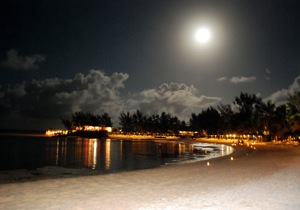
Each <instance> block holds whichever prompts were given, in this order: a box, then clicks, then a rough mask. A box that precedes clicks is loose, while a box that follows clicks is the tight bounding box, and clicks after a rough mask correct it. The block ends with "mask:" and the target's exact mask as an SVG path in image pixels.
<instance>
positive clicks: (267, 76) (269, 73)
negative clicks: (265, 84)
mask: <svg viewBox="0 0 300 210" xmlns="http://www.w3.org/2000/svg"><path fill="white" fill-rule="evenodd" d="M266 73H267V75H266V76H265V79H266V80H271V77H270V75H271V70H270V69H268V68H267V69H266Z"/></svg>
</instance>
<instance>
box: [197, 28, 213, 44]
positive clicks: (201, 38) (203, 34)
mask: <svg viewBox="0 0 300 210" xmlns="http://www.w3.org/2000/svg"><path fill="white" fill-rule="evenodd" d="M210 38H211V33H210V31H209V29H207V28H199V29H198V30H197V31H196V32H195V39H196V41H197V42H198V43H207V42H208V41H209V40H210Z"/></svg>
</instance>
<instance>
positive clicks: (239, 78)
mask: <svg viewBox="0 0 300 210" xmlns="http://www.w3.org/2000/svg"><path fill="white" fill-rule="evenodd" d="M255 80H256V77H254V76H251V77H244V76H237V77H232V78H231V79H230V82H231V83H234V84H238V83H245V82H253V81H255Z"/></svg>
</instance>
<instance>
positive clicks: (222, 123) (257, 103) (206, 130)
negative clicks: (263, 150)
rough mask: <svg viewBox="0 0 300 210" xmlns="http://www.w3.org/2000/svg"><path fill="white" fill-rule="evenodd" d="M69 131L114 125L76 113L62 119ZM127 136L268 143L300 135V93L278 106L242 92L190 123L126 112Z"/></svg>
mask: <svg viewBox="0 0 300 210" xmlns="http://www.w3.org/2000/svg"><path fill="white" fill-rule="evenodd" d="M61 120H62V123H63V124H64V125H65V127H66V128H67V129H72V127H74V126H84V125H94V126H99V125H101V126H110V127H111V126H112V122H111V119H110V117H109V115H108V114H107V113H104V114H102V115H94V114H92V113H89V112H88V113H83V112H76V113H74V114H72V115H71V116H70V118H69V119H61ZM119 120H120V126H121V130H122V132H123V133H160V134H167V133H170V134H175V135H176V134H178V132H179V131H180V130H181V131H182V130H185V131H198V133H199V134H200V135H203V136H204V135H226V134H229V133H235V134H238V135H245V134H251V135H262V136H264V138H265V140H271V139H273V138H274V137H275V136H277V137H278V138H286V136H288V135H299V134H300V92H295V93H294V94H293V95H290V96H289V98H288V102H287V103H286V104H283V105H279V106H276V105H275V104H274V103H272V102H271V101H268V102H267V103H265V102H263V101H262V99H261V98H259V97H257V96H256V95H254V94H252V95H251V94H247V93H243V92H242V93H241V94H240V96H239V97H235V100H234V101H233V103H232V104H230V105H229V104H228V105H224V104H220V105H218V106H217V107H216V108H215V107H209V108H207V109H206V110H202V111H201V112H200V113H191V117H190V119H189V122H188V123H186V122H185V121H180V120H179V119H178V118H177V117H176V116H171V115H170V114H168V113H165V112H162V113H161V114H160V115H151V116H146V115H144V114H143V113H142V112H141V111H139V110H137V111H136V112H135V113H133V114H131V113H129V112H127V113H125V112H122V113H121V114H120V117H119Z"/></svg>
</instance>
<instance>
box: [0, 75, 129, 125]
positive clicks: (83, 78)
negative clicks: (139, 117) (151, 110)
mask: <svg viewBox="0 0 300 210" xmlns="http://www.w3.org/2000/svg"><path fill="white" fill-rule="evenodd" d="M128 77H129V76H128V74H126V73H114V74H112V75H111V76H107V75H105V73H104V72H102V71H99V70H91V71H90V72H89V73H88V74H86V75H84V74H82V73H78V74H76V75H75V77H74V78H73V79H58V78H50V79H45V80H33V81H32V82H24V83H22V84H16V85H13V86H11V85H7V86H1V87H0V92H1V93H2V94H1V95H0V109H1V114H0V117H1V122H0V127H2V128H10V127H17V128H25V129H27V128H28V126H34V128H36V129H46V128H47V127H49V126H50V127H57V126H60V127H62V124H61V122H60V120H59V117H66V116H68V115H69V114H70V113H73V112H76V111H90V112H93V113H96V114H97V113H99V114H102V113H103V112H108V113H109V114H110V116H111V117H112V118H114V119H117V118H118V116H119V114H120V112H121V111H122V110H123V103H122V101H121V99H120V95H119V92H118V90H119V89H120V88H123V87H124V82H125V81H126V80H127V79H128ZM30 129H32V127H30Z"/></svg>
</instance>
